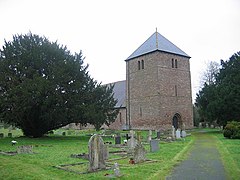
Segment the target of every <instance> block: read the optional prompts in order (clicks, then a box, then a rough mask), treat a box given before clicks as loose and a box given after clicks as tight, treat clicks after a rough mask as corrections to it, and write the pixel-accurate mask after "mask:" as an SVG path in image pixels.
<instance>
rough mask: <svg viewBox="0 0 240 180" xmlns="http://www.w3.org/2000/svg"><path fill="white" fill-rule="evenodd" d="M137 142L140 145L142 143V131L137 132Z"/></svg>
mask: <svg viewBox="0 0 240 180" xmlns="http://www.w3.org/2000/svg"><path fill="white" fill-rule="evenodd" d="M137 141H138V142H139V143H141V142H142V139H141V132H140V131H138V132H137Z"/></svg>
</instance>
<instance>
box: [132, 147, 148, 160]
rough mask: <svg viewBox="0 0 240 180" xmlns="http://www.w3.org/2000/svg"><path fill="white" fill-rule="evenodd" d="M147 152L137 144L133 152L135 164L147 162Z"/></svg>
mask: <svg viewBox="0 0 240 180" xmlns="http://www.w3.org/2000/svg"><path fill="white" fill-rule="evenodd" d="M146 153H147V151H146V150H145V149H144V147H143V145H142V144H137V145H136V146H135V148H134V151H133V160H134V163H140V162H144V161H146Z"/></svg>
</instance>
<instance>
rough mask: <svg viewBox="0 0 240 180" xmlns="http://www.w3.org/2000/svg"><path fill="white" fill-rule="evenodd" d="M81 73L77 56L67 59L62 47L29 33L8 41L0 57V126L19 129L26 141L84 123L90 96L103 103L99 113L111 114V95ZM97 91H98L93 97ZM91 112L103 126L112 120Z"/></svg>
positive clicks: (84, 68)
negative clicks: (6, 124) (105, 121)
mask: <svg viewBox="0 0 240 180" xmlns="http://www.w3.org/2000/svg"><path fill="white" fill-rule="evenodd" d="M87 69H88V65H84V58H83V57H82V53H81V51H80V53H75V54H74V55H73V54H71V53H70V51H69V50H67V48H66V47H65V46H60V45H59V44H58V43H57V42H50V41H49V40H48V39H47V38H45V37H40V36H38V35H33V34H32V33H29V34H27V35H15V36H13V41H9V42H7V41H5V45H4V46H3V50H1V54H0V119H1V121H3V122H6V123H9V124H13V125H15V126H16V127H20V128H21V129H22V130H23V132H24V134H25V135H26V136H32V137H40V136H42V135H43V134H45V133H46V132H48V131H50V130H53V129H57V128H60V127H63V126H65V125H67V124H69V123H74V122H77V123H83V124H85V123H88V122H89V120H90V119H91V118H92V116H93V115H92V113H93V112H92V111H91V109H89V108H88V107H90V106H91V102H92V101H93V100H92V95H93V94H94V96H96V97H98V96H100V97H101V98H102V101H104V100H105V102H106V104H104V105H102V107H104V108H111V109H112V108H113V107H114V105H115V104H114V103H116V101H115V100H114V99H113V97H112V93H113V92H112V89H107V88H106V87H104V86H101V85H100V84H98V83H97V82H96V81H94V80H93V79H92V78H91V77H90V76H89V74H88V71H87ZM100 87H101V88H102V91H101V92H99V93H98V94H96V93H94V92H95V91H97V90H98V89H99V88H100ZM106 92H108V93H107V94H105V93H106ZM102 93H103V94H102ZM101 98H100V99H101ZM108 103H110V104H108ZM99 106H100V105H99ZM94 108H96V107H95V106H94ZM90 112H91V113H90ZM95 112H96V113H98V115H99V116H101V118H102V119H103V118H105V120H107V119H108V118H109V117H111V116H114V115H115V111H114V112H112V113H111V112H109V114H108V113H106V112H103V111H102V109H97V110H96V111H95ZM95 112H94V113H95ZM90 115H91V116H90ZM95 118H96V119H95V121H97V119H98V116H95ZM102 119H101V123H104V120H102ZM90 123H93V122H92V121H91V122H90ZM101 123H99V124H101Z"/></svg>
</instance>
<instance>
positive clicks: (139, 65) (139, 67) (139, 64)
mask: <svg viewBox="0 0 240 180" xmlns="http://www.w3.org/2000/svg"><path fill="white" fill-rule="evenodd" d="M140 69H141V63H140V61H138V70H140Z"/></svg>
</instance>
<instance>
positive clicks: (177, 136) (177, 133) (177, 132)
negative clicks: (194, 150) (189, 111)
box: [176, 129, 181, 139]
mask: <svg viewBox="0 0 240 180" xmlns="http://www.w3.org/2000/svg"><path fill="white" fill-rule="evenodd" d="M180 138H181V132H180V131H179V129H177V131H176V139H180Z"/></svg>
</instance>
